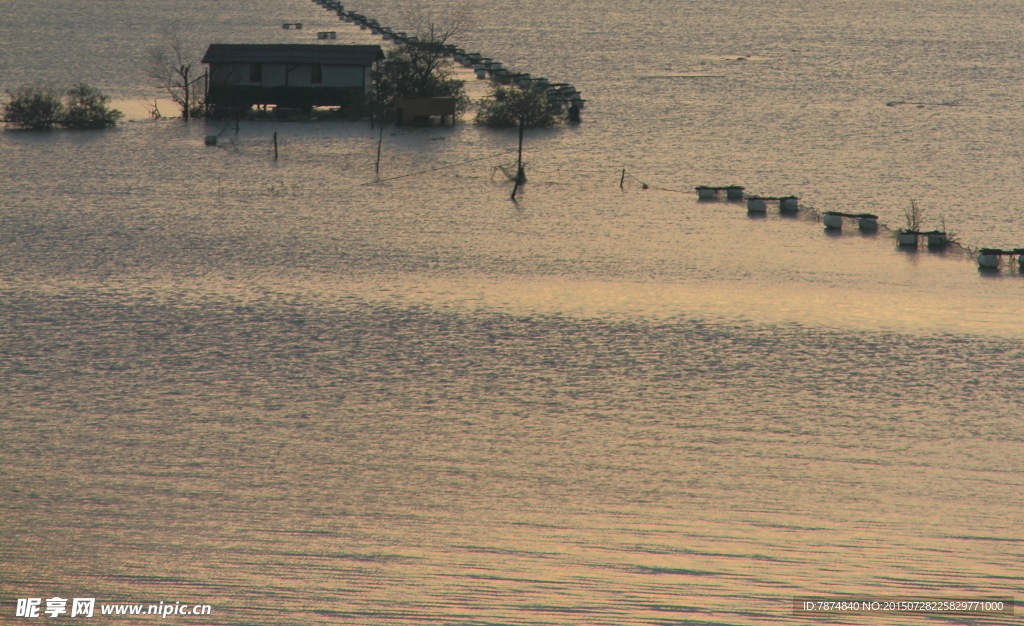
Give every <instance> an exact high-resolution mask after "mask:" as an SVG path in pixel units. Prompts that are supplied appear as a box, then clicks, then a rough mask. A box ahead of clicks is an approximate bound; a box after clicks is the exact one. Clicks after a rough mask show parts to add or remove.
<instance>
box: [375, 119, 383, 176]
mask: <svg viewBox="0 0 1024 626" xmlns="http://www.w3.org/2000/svg"><path fill="white" fill-rule="evenodd" d="M382 143H384V121H383V120H381V122H380V138H379V139H378V140H377V165H376V166H375V167H374V171H375V172H376V173H377V177H378V178H379V177H380V145H381V144H382Z"/></svg>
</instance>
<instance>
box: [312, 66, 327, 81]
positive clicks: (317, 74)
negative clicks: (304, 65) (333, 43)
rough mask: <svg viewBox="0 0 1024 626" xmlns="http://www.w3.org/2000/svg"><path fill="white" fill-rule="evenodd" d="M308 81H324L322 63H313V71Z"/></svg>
mask: <svg viewBox="0 0 1024 626" xmlns="http://www.w3.org/2000/svg"><path fill="white" fill-rule="evenodd" d="M309 82H311V83H314V84H319V83H322V82H324V68H323V66H322V65H319V64H316V65H313V73H312V75H311V76H310V79H309Z"/></svg>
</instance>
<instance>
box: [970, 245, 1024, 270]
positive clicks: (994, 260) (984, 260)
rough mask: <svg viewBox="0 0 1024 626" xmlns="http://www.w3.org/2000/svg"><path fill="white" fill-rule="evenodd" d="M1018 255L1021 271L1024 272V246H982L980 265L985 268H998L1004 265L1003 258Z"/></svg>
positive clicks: (979, 251)
mask: <svg viewBox="0 0 1024 626" xmlns="http://www.w3.org/2000/svg"><path fill="white" fill-rule="evenodd" d="M1004 256H1007V257H1014V256H1015V257H1017V265H1018V267H1019V271H1020V272H1021V273H1022V274H1024V248H1014V249H1013V250H1001V249H999V248H982V249H981V250H978V267H979V268H980V269H983V270H990V271H991V270H997V269H999V266H1000V265H1002V262H1003V261H1002V258H1003V257H1004Z"/></svg>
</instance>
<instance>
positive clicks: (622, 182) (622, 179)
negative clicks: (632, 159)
mask: <svg viewBox="0 0 1024 626" xmlns="http://www.w3.org/2000/svg"><path fill="white" fill-rule="evenodd" d="M625 184H626V168H622V178H620V179H619V189H625V187H624V185H625Z"/></svg>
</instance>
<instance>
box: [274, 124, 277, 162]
mask: <svg viewBox="0 0 1024 626" xmlns="http://www.w3.org/2000/svg"><path fill="white" fill-rule="evenodd" d="M274 160H275V161H276V160H277V131H276V130H275V131H274Z"/></svg>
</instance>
